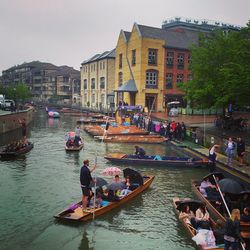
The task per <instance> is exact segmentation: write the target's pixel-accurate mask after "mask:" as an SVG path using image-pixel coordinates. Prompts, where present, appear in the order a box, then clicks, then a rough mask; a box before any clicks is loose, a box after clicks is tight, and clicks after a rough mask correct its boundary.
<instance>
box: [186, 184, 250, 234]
mask: <svg viewBox="0 0 250 250" xmlns="http://www.w3.org/2000/svg"><path fill="white" fill-rule="evenodd" d="M200 184H201V182H200V181H194V180H192V183H191V185H192V189H193V191H194V193H195V195H196V196H197V198H198V199H199V200H201V201H202V202H204V203H205V204H206V206H207V209H208V210H209V212H210V213H211V214H212V215H213V216H214V217H215V218H217V219H220V220H221V221H223V222H225V221H226V216H224V215H223V214H221V213H220V212H219V211H218V210H217V209H216V203H215V202H216V201H210V200H208V199H207V198H206V197H205V196H204V195H203V194H202V193H201V192H200V188H199V187H200ZM240 230H241V236H242V237H243V238H250V222H243V221H241V222H240Z"/></svg>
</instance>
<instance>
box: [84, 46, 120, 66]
mask: <svg viewBox="0 0 250 250" xmlns="http://www.w3.org/2000/svg"><path fill="white" fill-rule="evenodd" d="M106 58H115V49H112V50H110V51H105V52H103V53H102V54H96V55H94V56H92V57H91V58H89V59H87V60H85V61H83V62H82V63H81V65H84V64H87V63H91V62H95V61H99V60H102V59H106Z"/></svg>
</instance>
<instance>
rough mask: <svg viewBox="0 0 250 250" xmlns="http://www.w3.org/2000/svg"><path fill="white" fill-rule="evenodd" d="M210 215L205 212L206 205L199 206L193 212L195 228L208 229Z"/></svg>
mask: <svg viewBox="0 0 250 250" xmlns="http://www.w3.org/2000/svg"><path fill="white" fill-rule="evenodd" d="M209 219H210V215H209V213H208V211H207V208H206V205H205V204H201V205H200V207H199V208H198V209H197V210H196V212H195V224H196V225H195V228H202V229H207V230H209V229H210V222H209Z"/></svg>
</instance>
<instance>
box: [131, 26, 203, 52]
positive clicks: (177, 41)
mask: <svg viewBox="0 0 250 250" xmlns="http://www.w3.org/2000/svg"><path fill="white" fill-rule="evenodd" d="M136 25H137V27H138V30H139V32H140V35H141V36H142V37H144V38H152V39H161V40H164V41H165V45H166V47H173V48H181V49H188V48H189V47H190V45H192V44H196V43H197V42H198V40H199V32H196V31H191V30H182V31H171V30H163V29H161V28H155V27H150V26H144V25H138V24H136Z"/></svg>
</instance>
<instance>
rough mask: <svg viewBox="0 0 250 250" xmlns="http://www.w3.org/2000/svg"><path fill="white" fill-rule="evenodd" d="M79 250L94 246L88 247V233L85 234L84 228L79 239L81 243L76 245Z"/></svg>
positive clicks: (89, 249) (88, 249)
mask: <svg viewBox="0 0 250 250" xmlns="http://www.w3.org/2000/svg"><path fill="white" fill-rule="evenodd" d="M78 249H79V250H92V249H94V248H92V247H91V248H90V247H89V238H88V234H87V231H86V230H84V231H83V235H82V240H81V243H80V245H79V247H78Z"/></svg>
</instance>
